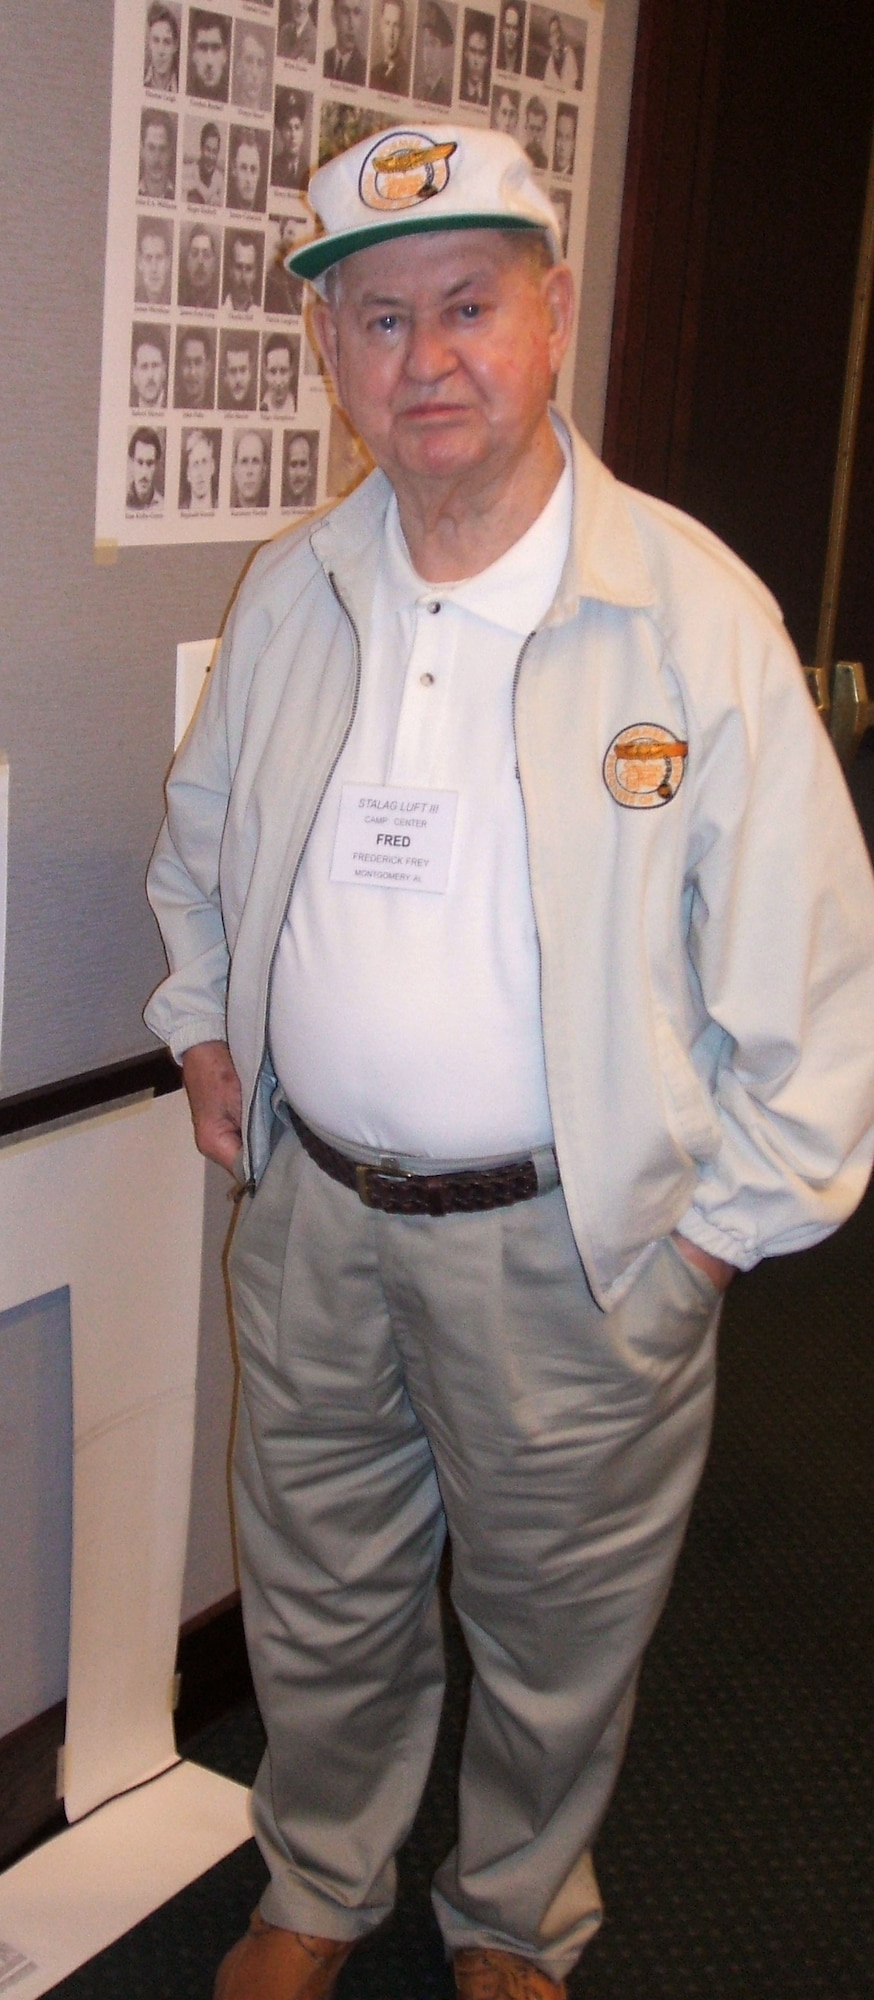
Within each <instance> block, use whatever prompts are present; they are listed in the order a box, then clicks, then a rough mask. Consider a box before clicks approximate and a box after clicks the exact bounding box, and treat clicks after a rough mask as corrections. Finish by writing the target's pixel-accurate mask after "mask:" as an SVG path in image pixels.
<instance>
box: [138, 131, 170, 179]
mask: <svg viewBox="0 0 874 2000" xmlns="http://www.w3.org/2000/svg"><path fill="white" fill-rule="evenodd" d="M141 161H142V169H143V180H144V182H145V185H146V187H147V188H148V189H149V191H150V192H151V191H152V190H153V189H154V190H159V191H160V193H161V194H163V193H164V189H165V187H166V185H167V177H168V174H169V171H170V136H169V133H168V131H167V127H166V125H147V126H146V129H145V131H144V133H143V143H142V150H141Z"/></svg>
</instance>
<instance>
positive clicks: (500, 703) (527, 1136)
mask: <svg viewBox="0 0 874 2000" xmlns="http://www.w3.org/2000/svg"><path fill="white" fill-rule="evenodd" d="M571 507H572V479H571V472H570V469H569V466H568V465H567V464H566V465H565V470H564V472H563V474H562V477H561V479H560V480H559V482H558V485H557V486H556V488H555V490H554V492H553V493H552V495H551V497H550V499H549V501H548V502H547V505H546V507H545V508H544V509H543V512H542V513H541V514H540V516H539V518H538V519H537V520H536V521H535V522H534V524H533V526H532V527H531V528H529V529H528V531H527V533H526V534H525V535H523V536H522V538H521V540H520V541H518V542H517V543H515V545H514V546H513V548H511V549H508V550H507V551H506V552H505V554H504V555H503V556H501V557H500V558H499V560H498V561H497V562H496V563H493V564H491V566H490V567H489V568H488V569H486V570H483V571H481V572H480V574H479V575H478V576H475V577H472V578H470V579H468V580H466V581H464V582H461V583H452V584H439V585H434V584H429V583H427V582H425V581H423V579H422V578H421V577H419V576H417V574H416V572H415V570H414V569H413V567H412V564H411V562H410V558H409V555H408V552H407V547H406V543H405V541H404V537H403V533H402V531H401V526H400V521H399V518H398V511H397V503H396V502H395V501H394V500H393V501H392V503H391V506H390V508H389V514H388V519H387V523H386V533H385V539H384V544H383V556H382V561H381V563H380V568H379V571H378V574H377V578H376V583H375V594H374V606H373V616H372V620H371V630H370V640H369V643H368V646H367V649H366V654H365V658H364V660H363V663H362V674H361V689H360V695H359V701H358V707H357V710H356V713H355V718H354V721H353V724H352V728H351V731H350V735H349V738H348V740H347V742H346V745H345V748H344V750H343V752H342V755H341V757H340V760H339V762H338V765H337V767H336V769H335V771H334V773H333V775H332V778H331V781H330V783H329V785H328V788H327V791H326V793H325V797H324V799H323V801H322V804H321V807H320V809H319V812H318V815H317V818H316V821H315V825H314V826H313V829H312V832H311V834H310V838H309V841H308V843H307V846H306V849H305V852H304V855H303V859H302V862H301V866H300V870H299V873H298V876H297V880H296V882H295V886H294V892H293V895H292V898H291V903H290V906H289V911H288V915H287V918H286V922H285V925H284V928H283V932H282V936H281V939H280V943H279V948H278V953H277V958H276V964H275V967H274V975H273V982H272V988H271V1005H270V1019H269V1036H270V1047H271V1054H272V1059H273V1064H274V1067H275V1070H276V1074H277V1076H278V1078H279V1080H280V1083H281V1084H282V1087H283V1090H284V1092H285V1094H286V1096H287V1097H288V1100H289V1102H290V1103H291V1104H292V1105H293V1106H294V1108H295V1110H297V1111H298V1112H300V1114H301V1116H302V1117H303V1118H304V1119H306V1120H307V1122H308V1123H310V1124H312V1125H315V1126H316V1127H317V1128H318V1129H319V1130H320V1131H321V1132H322V1133H325V1134H328V1135H330V1136H333V1137H334V1138H336V1139H337V1140H338V1141H339V1142H340V1143H341V1144H342V1142H343V1141H344V1140H346V1141H347V1142H350V1143H353V1144H359V1145H362V1146H365V1147H373V1148H375V1149H376V1150H377V1151H380V1152H385V1153H390V1154H407V1155H413V1156H414V1157H416V1158H421V1159H423V1160H440V1161H456V1160H457V1161H464V1160H474V1159H475V1160H483V1159H496V1158H502V1157H503V1158H506V1157H508V1156H510V1155H514V1154H524V1153H527V1152H529V1151H530V1150H532V1149H533V1148H535V1147H537V1146H544V1145H548V1144H549V1143H550V1141H551V1138H552V1123H551V1118H550V1111H549V1102H548V1098H547V1091H546V1075H545V1068H544V1058H543V1037H542V1029H541V1018H540V956H539V949H538V943H537V934H536V929H535V924H534V912H533V909H532V904H531V891H530V886H529V878H528V855H527V847H526V838H525V816H524V809H523V804H522V795H521V790H520V786H519V779H518V775H517V772H516V756H515V741H514V733H513V687H514V678H515V672H516V665H517V661H518V659H519V655H520V653H521V651H522V647H523V645H524V642H525V639H526V637H527V636H528V634H529V633H530V632H532V631H533V630H534V628H535V627H536V626H537V625H538V624H539V623H540V621H541V619H542V618H543V617H544V615H545V613H546V611H547V610H548V608H549V605H550V604H551V602H552V599H553V597H554V595H555V591H556V588H557V585H558V581H559V577H560V575H561V571H562V567H563V564H564V560H565V555H566V552H567V546H568V539H569V535H570V524H571ZM344 788H345V803H344ZM388 792H390V793H391V801H390V802H391V804H392V805H394V806H396V807H397V808H398V809H399V810H398V811H397V812H394V813H392V814H390V815H389V816H388V818H387V819H386V818H385V816H383V815H380V814H379V813H378V812H377V813H373V812H372V813H370V814H366V812H365V805H366V804H371V805H372V804H373V802H374V801H376V802H377V803H379V804H385V803H386V798H387V793H388ZM423 793H424V794H426V798H425V800H424V801H423V800H422V794H423ZM341 805H342V806H343V812H342V813H341ZM405 807H412V808H414V810H412V811H411V812H407V813H405V812H404V808H405ZM416 807H418V808H419V810H418V812H417V811H416V810H415V808H416ZM429 815H430V816H431V819H432V820H433V821H439V824H440V829H441V830H440V834H439V836H437V838H438V843H439V842H443V843H444V846H445V850H446V851H445V852H444V855H443V858H442V861H441V860H440V858H439V857H437V856H436V853H434V854H433V855H432V859H430V860H425V859H419V860H418V862H417V861H416V860H415V859H414V860H413V861H409V859H408V856H407V852H406V848H405V847H404V846H403V845H402V844H401V843H402V842H404V841H406V842H408V844H409V846H410V848H411V849H412V851H413V852H414V853H415V852H417V851H418V852H419V854H420V855H425V854H427V853H429V852H431V850H429V849H428V848H427V847H423V846H422V845H421V843H422V842H423V841H425V840H426V839H427V835H426V834H424V833H422V832H421V828H422V827H427V824H428V816H429ZM381 823H382V824H383V826H384V827H386V826H387V827H388V828H392V827H395V825H397V827H398V828H399V829H401V831H399V833H398V834H397V836H396V837H397V843H398V847H397V860H398V865H397V869H396V870H394V869H393V868H392V866H391V853H390V854H389V862H388V864H387V863H386V861H385V859H382V860H381V862H380V865H379V866H377V867H370V868H369V867H367V866H365V861H367V860H369V861H371V862H372V861H373V860H374V858H375V854H376V850H375V849H374V848H373V847H372V845H371V843H372V842H373V841H375V839H376V827H377V826H379V825H380V824H381ZM406 827H409V829H410V832H409V834H407V833H406V832H405V831H403V829H404V828H406ZM350 828H351V831H350ZM417 828H418V829H420V830H418V831H417V830H416V829H417ZM383 837H384V838H385V832H384V833H383ZM416 843H418V844H419V845H418V848H417V846H416ZM392 852H393V850H392ZM417 867H418V869H419V876H418V877H417V876H416V868H417ZM344 873H345V875H347V876H349V877H352V878H353V879H345V880H344V879H337V878H338V876H339V877H342V876H343V875H344ZM411 874H412V877H413V882H414V886H407V884H408V882H409V880H410V876H411ZM443 874H445V887H442V886H441V887H438V889H437V890H436V891H435V890H434V889H432V888H428V889H426V888H424V886H419V881H420V879H421V878H422V877H423V876H427V878H428V879H429V881H433V880H434V878H435V876H436V878H437V879H438V881H439V880H440V879H441V877H442V875H443Z"/></svg>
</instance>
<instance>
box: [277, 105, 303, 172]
mask: <svg viewBox="0 0 874 2000" xmlns="http://www.w3.org/2000/svg"><path fill="white" fill-rule="evenodd" d="M303 124H304V121H303V119H302V117H301V115H300V112H299V111H290V112H289V114H288V117H287V118H286V121H285V124H284V125H283V127H282V139H283V144H284V146H285V155H286V159H289V160H291V161H294V160H296V159H297V158H298V157H299V154H300V149H301V146H302V145H303Z"/></svg>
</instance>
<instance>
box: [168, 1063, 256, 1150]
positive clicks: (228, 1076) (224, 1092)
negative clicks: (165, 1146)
mask: <svg viewBox="0 0 874 2000" xmlns="http://www.w3.org/2000/svg"><path fill="white" fill-rule="evenodd" d="M182 1081H183V1083H184V1085H185V1089H186V1091H187V1093H188V1103H189V1106H190V1109H191V1117H192V1122H193V1125H194V1141H195V1145H196V1146H197V1150H198V1152H199V1153H204V1154H205V1155H206V1158H207V1159H208V1160H215V1162H216V1164H217V1165H218V1166H220V1167H226V1168H227V1170H228V1173H229V1174H230V1173H233V1171H234V1168H235V1166H236V1164H237V1161H238V1158H239V1155H240V1151H241V1148H242V1144H243V1134H242V1131H241V1129H240V1121H241V1118H242V1108H243V1100H242V1092H241V1089H240V1079H239V1077H238V1075H237V1072H236V1070H235V1068H234V1065H233V1063H232V1061H231V1056H230V1050H229V1048H228V1045H227V1042H198V1043H197V1044H196V1046H195V1047H194V1048H193V1049H186V1051H185V1054H184V1056H183V1058H182Z"/></svg>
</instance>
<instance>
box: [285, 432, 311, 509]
mask: <svg viewBox="0 0 874 2000" xmlns="http://www.w3.org/2000/svg"><path fill="white" fill-rule="evenodd" d="M285 469H286V486H287V489H288V492H289V495H290V497H291V499H292V501H298V502H299V501H302V500H303V497H304V494H305V493H306V491H307V489H308V487H309V483H310V446H309V439H308V438H292V440H291V443H290V445H289V447H288V452H287V455H286V460H285Z"/></svg>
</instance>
